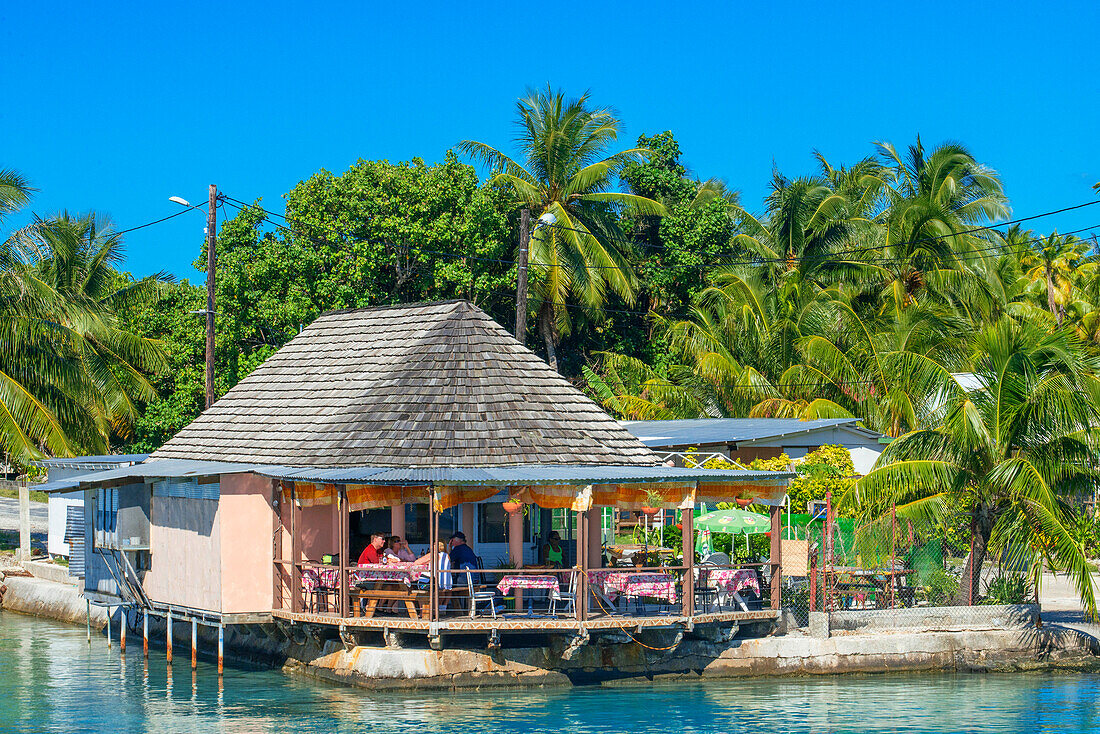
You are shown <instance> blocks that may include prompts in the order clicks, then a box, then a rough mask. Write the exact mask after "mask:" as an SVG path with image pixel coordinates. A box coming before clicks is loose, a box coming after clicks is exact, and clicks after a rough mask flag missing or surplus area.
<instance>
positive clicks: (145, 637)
mask: <svg viewBox="0 0 1100 734" xmlns="http://www.w3.org/2000/svg"><path fill="white" fill-rule="evenodd" d="M141 648H142V654H144V655H145V657H146V659H148V657H149V610H148V609H145V610H143V612H142V615H141Z"/></svg>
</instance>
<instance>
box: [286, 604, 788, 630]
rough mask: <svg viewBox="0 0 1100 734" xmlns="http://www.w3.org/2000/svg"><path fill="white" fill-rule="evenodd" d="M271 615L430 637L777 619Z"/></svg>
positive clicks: (750, 615)
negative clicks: (430, 618)
mask: <svg viewBox="0 0 1100 734" xmlns="http://www.w3.org/2000/svg"><path fill="white" fill-rule="evenodd" d="M271 615H272V616H273V617H275V618H276V619H284V620H287V621H289V622H299V623H303V624H320V625H329V626H333V627H343V628H345V629H372V630H392V631H401V632H423V633H424V634H429V633H430V632H431V631H432V630H433V625H434V629H435V630H438V631H439V632H449V633H452V634H455V633H459V634H461V633H464V632H470V633H473V632H487V631H492V630H497V631H498V632H549V633H557V634H570V633H576V632H578V631H580V630H581V629H582V628H583V629H585V630H614V629H621V630H626V631H628V632H635V631H642V630H645V629H670V628H681V629H683V628H686V627H688V626H689V622H690V623H691V626H696V625H704V624H706V625H710V624H718V625H722V624H743V623H747V622H762V621H766V620H772V619H776V618H777V617H778V616H779V613H778V612H776V611H774V610H771V609H765V610H762V611H754V612H708V613H706V614H696V615H695V616H693V617H691V618H690V620H689V619H688V617H684V616H680V615H656V616H641V617H630V616H617V615H616V616H598V617H591V618H589V619H588V620H586V621H584V622H583V623H582V622H578V621H577V620H575V619H550V618H545V617H528V616H525V615H509V616H499V617H497V618H496V619H493V618H492V617H487V616H483V615H479V616H477V617H474V618H470V617H466V616H460V617H444V618H443V619H441V620H439V621H438V622H435V623H432V622H429V621H428V620H426V619H409V618H408V617H398V616H386V617H378V616H375V617H370V618H364V617H348V618H343V619H341V618H340V617H339V616H338V615H336V614H311V613H309V612H288V611H284V610H279V609H277V610H274V611H272V613H271Z"/></svg>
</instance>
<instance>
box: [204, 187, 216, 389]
mask: <svg viewBox="0 0 1100 734" xmlns="http://www.w3.org/2000/svg"><path fill="white" fill-rule="evenodd" d="M217 243H218V187H217V186H215V185H214V184H210V208H209V210H208V211H207V213H206V408H207V410H209V409H210V406H212V405H213V404H214V272H215V270H216V264H217V258H216V257H215V252H214V251H215V249H216V247H217Z"/></svg>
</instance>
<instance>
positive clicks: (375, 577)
mask: <svg viewBox="0 0 1100 734" xmlns="http://www.w3.org/2000/svg"><path fill="white" fill-rule="evenodd" d="M427 570H428V569H427V567H425V566H414V565H413V564H411V563H369V564H363V565H361V566H359V568H357V569H356V570H354V571H352V572H351V583H353V584H359V583H362V582H364V581H406V582H410V583H411V582H413V581H416V579H417V578H418V577H419V576H420V574H421V573H423V572H424V571H427Z"/></svg>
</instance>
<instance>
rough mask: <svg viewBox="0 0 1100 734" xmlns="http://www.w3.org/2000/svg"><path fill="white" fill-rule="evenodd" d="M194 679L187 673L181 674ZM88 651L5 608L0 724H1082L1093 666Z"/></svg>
mask: <svg viewBox="0 0 1100 734" xmlns="http://www.w3.org/2000/svg"><path fill="white" fill-rule="evenodd" d="M181 675H182V674H181ZM184 681H186V679H183V680H180V681H178V683H177V682H174V681H173V677H172V674H171V671H170V669H169V667H168V666H167V664H166V661H165V659H164V653H163V651H162V650H157V649H155V648H154V649H153V650H151V651H150V657H149V660H148V662H146V661H145V659H144V657H141V658H139V657H138V656H134V655H131V656H129V659H126V658H125V657H123V656H121V655H119V651H118V648H117V646H116V647H114V648H113V649H112V650H107V648H106V642H105V640H103V639H93V641H92V644H91V645H90V646H89V645H88V644H87V642H86V641H85V638H84V630H82V629H80V628H77V627H68V626H64V625H57V624H53V623H51V622H47V621H43V620H35V619H30V618H27V617H21V616H19V615H13V614H3V613H0V730H6V727H7V728H10V730H13V731H28V732H30V731H34V732H39V731H55V732H72V731H111V732H115V731H120V732H131V731H134V732H145V731H148V732H177V731H188V732H257V731H259V732H285V731H294V732H296V734H309V733H310V732H324V733H325V734H332V732H352V731H356V732H358V731H363V730H372V731H398V730H402V731H408V730H424V731H440V732H463V733H464V734H476V733H478V732H510V731H534V732H538V731H554V732H581V733H584V732H597V731H600V732H602V731H616V732H617V731H636V732H665V731H669V730H677V731H687V732H705V731H752V732H759V731H774V732H787V731H789V732H859V734H872V733H873V732H941V731H943V732H946V731H973V732H983V733H984V732H1016V731H1040V732H1085V731H1095V730H1097V729H1098V728H1100V716H1098V714H1097V711H1096V707H1095V705H1094V701H1095V700H1096V697H1097V695H1098V694H1100V678H1098V677H1096V676H1088V675H1056V674H1044V675H1038V674H1036V675H1017V676H950V675H931V676H926V675H922V676H918V675H906V676H866V677H845V678H799V679H779V680H742V681H728V682H709V683H706V684H670V685H651V686H628V687H620V688H579V689H572V690H561V689H546V690H538V689H536V690H526V691H519V692H517V691H507V692H505V691H482V692H478V693H427V692H425V693H415V692H414V693H372V692H366V691H362V690H357V689H350V688H340V687H331V686H326V685H323V684H319V683H313V682H310V681H304V680H298V679H291V678H287V677H285V676H283V675H282V674H281V673H279V672H275V671H258V672H246V671H240V670H236V669H233V668H228V669H227V670H226V674H225V677H224V680H219V678H218V676H217V669H216V666H214V665H209V664H207V663H205V662H202V661H200V663H199V666H198V670H197V671H195V672H194V673H193V674H192V676H191V680H190V683H191V685H190V691H187V690H186V688H184V686H186V682H184Z"/></svg>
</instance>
